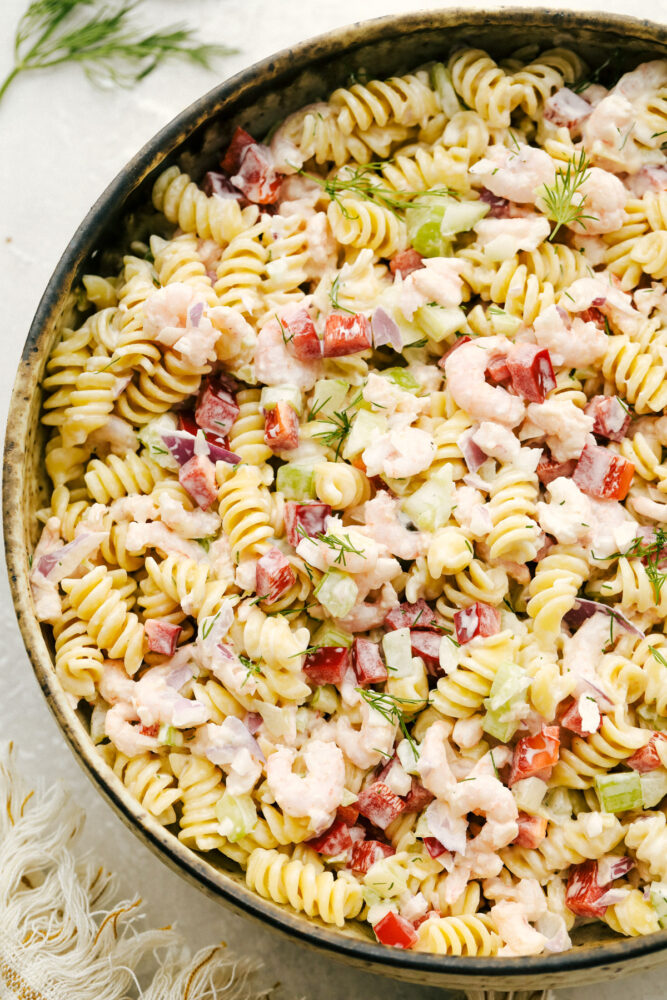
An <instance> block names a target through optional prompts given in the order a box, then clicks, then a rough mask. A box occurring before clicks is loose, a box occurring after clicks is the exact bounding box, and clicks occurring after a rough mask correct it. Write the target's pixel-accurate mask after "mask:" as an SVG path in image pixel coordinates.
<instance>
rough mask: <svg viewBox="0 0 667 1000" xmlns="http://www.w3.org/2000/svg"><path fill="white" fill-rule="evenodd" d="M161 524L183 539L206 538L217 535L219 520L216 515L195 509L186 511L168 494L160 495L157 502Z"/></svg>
mask: <svg viewBox="0 0 667 1000" xmlns="http://www.w3.org/2000/svg"><path fill="white" fill-rule="evenodd" d="M158 505H159V510H160V517H161V519H162V523H163V524H166V525H167V527H168V528H171V529H172V530H173V531H177V532H178V533H179V535H181V537H183V538H208V537H210V536H211V535H217V533H218V531H219V529H220V518H219V516H218V515H217V514H214V513H212V512H207V511H204V510H200V509H199V508H196V509H195V510H186V509H185V507H184V506H183V504H182V503H179V501H178V500H176V499H174V497H172V496H169V494H168V493H161V494H160V497H159V500H158Z"/></svg>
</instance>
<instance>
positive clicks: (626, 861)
mask: <svg viewBox="0 0 667 1000" xmlns="http://www.w3.org/2000/svg"><path fill="white" fill-rule="evenodd" d="M634 867H635V862H634V860H633V859H632V858H626V857H624V856H621V855H617V854H608V855H606V856H604V857H602V858H600V860H599V861H598V870H597V880H598V885H610V884H611V883H612V882H613V881H614V880H615V879H617V878H621V876H622V875H627V873H628V872H629V871H631V869H632V868H634Z"/></svg>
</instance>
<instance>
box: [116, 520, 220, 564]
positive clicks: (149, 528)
mask: <svg viewBox="0 0 667 1000" xmlns="http://www.w3.org/2000/svg"><path fill="white" fill-rule="evenodd" d="M125 546H126V548H127V551H128V552H130V553H132V554H133V555H135V554H137V553H139V552H143V551H144V549H148V548H155V549H159V550H160V551H161V552H164V554H165V555H172V554H174V555H179V556H188V557H189V558H190V559H194V561H195V562H202V561H204V560H205V559H206V552H205V551H204V549H203V548H202V547H201V545H197V544H196V543H195V542H191V541H190V540H189V539H187V538H181V536H180V535H177V534H176V532H175V531H172V530H171V529H170V528H167V526H166V525H164V524H162V522H161V521H151V522H150V523H149V524H136V523H131V524H130V525H129V527H128V529H127V538H126V540H125Z"/></svg>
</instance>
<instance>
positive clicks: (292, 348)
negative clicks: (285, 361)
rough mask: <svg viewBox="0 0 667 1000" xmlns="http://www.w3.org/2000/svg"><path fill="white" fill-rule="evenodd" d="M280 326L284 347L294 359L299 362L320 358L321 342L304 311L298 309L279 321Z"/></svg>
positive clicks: (313, 325)
mask: <svg viewBox="0 0 667 1000" xmlns="http://www.w3.org/2000/svg"><path fill="white" fill-rule="evenodd" d="M280 325H281V326H282V328H283V335H284V338H285V346H286V347H287V350H288V351H289V353H290V354H293V355H294V357H295V358H298V359H299V361H312V359H313V358H321V357H322V341H321V340H320V338H319V337H318V336H317V331H316V330H315V324H314V323H313V321H312V319H311V318H310V316H309V315H308V313H307V312H306V310H305V309H300V310H299V312H297V313H295V314H294V315H293V316H290V318H289V319H281V320H280Z"/></svg>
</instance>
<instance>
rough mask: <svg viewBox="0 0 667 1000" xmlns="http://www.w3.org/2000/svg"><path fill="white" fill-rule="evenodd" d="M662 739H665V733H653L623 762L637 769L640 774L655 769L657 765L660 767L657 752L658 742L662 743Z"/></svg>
mask: <svg viewBox="0 0 667 1000" xmlns="http://www.w3.org/2000/svg"><path fill="white" fill-rule="evenodd" d="M664 740H667V733H654V734H653V736H652V737H651V739H650V740H649V741H648V743H647V744H646V746H644V747H641V748H640V749H639V750H635V752H634V753H633V755H632V757H628V759H627V760H626V762H625V763H626V764H627V765H628V767H631V768H632V769H633V771H639V773H640V774H646V772H647V771H655V770H656V769H657V768H658V767H662V766H663V763H662V760H661V759H660V756H659V754H658V743H662V742H664Z"/></svg>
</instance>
